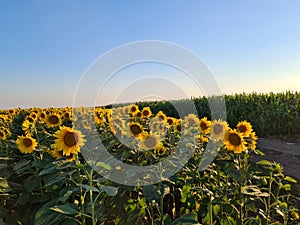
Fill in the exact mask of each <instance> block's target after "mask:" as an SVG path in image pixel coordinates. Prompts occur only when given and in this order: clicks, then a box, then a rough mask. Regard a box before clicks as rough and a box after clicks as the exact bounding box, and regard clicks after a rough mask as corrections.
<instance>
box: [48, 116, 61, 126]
mask: <svg viewBox="0 0 300 225" xmlns="http://www.w3.org/2000/svg"><path fill="white" fill-rule="evenodd" d="M48 121H49V122H50V123H51V124H57V123H58V122H59V119H58V117H57V116H56V115H51V116H50V117H49V119H48Z"/></svg>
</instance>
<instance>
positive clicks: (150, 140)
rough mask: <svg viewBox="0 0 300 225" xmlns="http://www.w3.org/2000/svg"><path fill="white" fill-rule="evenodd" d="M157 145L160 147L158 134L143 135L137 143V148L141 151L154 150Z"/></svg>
mask: <svg viewBox="0 0 300 225" xmlns="http://www.w3.org/2000/svg"><path fill="white" fill-rule="evenodd" d="M159 145H161V139H160V136H159V135H158V134H154V133H147V134H145V135H144V136H143V138H142V140H141V141H140V143H139V147H140V149H142V150H150V149H155V148H157V147H158V146H159Z"/></svg>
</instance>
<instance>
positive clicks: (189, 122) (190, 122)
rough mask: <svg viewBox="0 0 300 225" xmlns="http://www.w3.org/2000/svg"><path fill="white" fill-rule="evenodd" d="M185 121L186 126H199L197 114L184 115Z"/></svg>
mask: <svg viewBox="0 0 300 225" xmlns="http://www.w3.org/2000/svg"><path fill="white" fill-rule="evenodd" d="M183 122H184V123H183V126H184V127H187V128H190V127H195V126H197V125H198V123H199V119H198V117H197V116H196V115H195V114H193V113H191V114H189V115H187V116H186V117H184V120H183Z"/></svg>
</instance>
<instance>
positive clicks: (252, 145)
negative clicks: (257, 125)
mask: <svg viewBox="0 0 300 225" xmlns="http://www.w3.org/2000/svg"><path fill="white" fill-rule="evenodd" d="M257 139H258V138H257V136H256V134H255V132H251V133H250V134H249V137H248V138H247V139H246V141H247V143H248V147H249V148H250V149H251V150H255V149H256V141H257Z"/></svg>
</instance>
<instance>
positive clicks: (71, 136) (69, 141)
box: [64, 132, 78, 147]
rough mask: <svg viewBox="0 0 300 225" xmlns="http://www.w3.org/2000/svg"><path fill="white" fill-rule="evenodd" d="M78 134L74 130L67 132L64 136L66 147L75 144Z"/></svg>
mask: <svg viewBox="0 0 300 225" xmlns="http://www.w3.org/2000/svg"><path fill="white" fill-rule="evenodd" d="M77 140H78V136H77V135H76V134H75V133H74V132H68V133H66V134H65V136H64V142H65V144H66V145H67V146H68V147H72V146H74V145H76V144H77Z"/></svg>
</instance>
